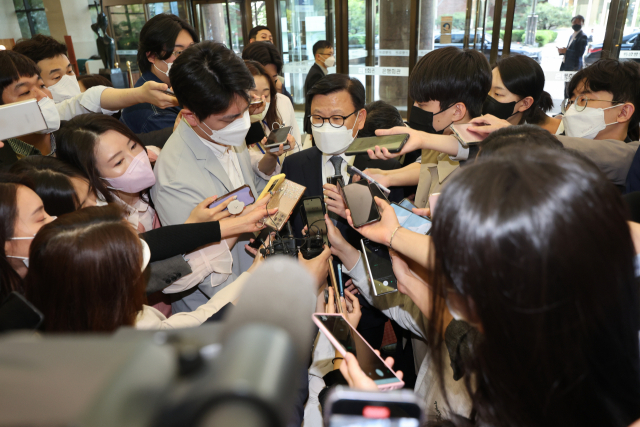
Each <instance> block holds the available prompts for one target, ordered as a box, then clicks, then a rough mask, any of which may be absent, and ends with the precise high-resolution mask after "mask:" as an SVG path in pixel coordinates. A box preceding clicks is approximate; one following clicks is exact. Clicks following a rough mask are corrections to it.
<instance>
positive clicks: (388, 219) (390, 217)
mask: <svg viewBox="0 0 640 427" xmlns="http://www.w3.org/2000/svg"><path fill="white" fill-rule="evenodd" d="M375 201H376V204H377V205H378V209H379V210H380V221H376V222H374V223H371V224H366V225H363V226H361V227H359V228H356V227H354V226H353V218H351V212H350V211H349V209H347V221H348V222H349V225H350V226H351V227H353V228H354V229H356V230H358V232H359V233H360V234H362V235H363V236H364V237H366V238H367V239H369V240H373V241H374V242H376V243H382V244H383V245H385V246H389V240H391V235H392V234H393V232H394V230H395V229H396V228H398V226H399V225H400V223H399V222H398V217H396V212H395V211H394V210H393V208H392V207H391V205H390V204H389V203H387V202H385V201H384V200H382V199H380V198H379V197H375Z"/></svg>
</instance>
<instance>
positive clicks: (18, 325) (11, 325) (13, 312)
mask: <svg viewBox="0 0 640 427" xmlns="http://www.w3.org/2000/svg"><path fill="white" fill-rule="evenodd" d="M43 320H44V315H43V314H42V313H41V312H40V310H38V309H37V308H36V307H35V306H34V305H33V304H31V303H30V302H29V301H27V299H26V298H25V297H23V296H22V295H20V294H19V293H17V292H11V293H10V294H9V295H8V296H7V297H6V298H5V300H4V301H3V302H2V305H0V332H4V331H16V330H25V329H26V330H31V331H35V330H36V329H38V328H39V327H40V325H41V324H42V321H43Z"/></svg>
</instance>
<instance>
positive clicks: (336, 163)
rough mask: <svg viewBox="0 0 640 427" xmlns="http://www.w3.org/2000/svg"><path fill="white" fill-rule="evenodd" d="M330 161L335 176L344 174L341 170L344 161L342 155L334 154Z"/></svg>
mask: <svg viewBox="0 0 640 427" xmlns="http://www.w3.org/2000/svg"><path fill="white" fill-rule="evenodd" d="M329 161H330V162H331V164H332V165H333V170H334V174H333V176H342V170H341V169H342V168H341V167H340V166H341V165H342V161H343V159H342V157H340V156H333V157H331V158H330V159H329Z"/></svg>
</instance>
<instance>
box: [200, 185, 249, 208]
mask: <svg viewBox="0 0 640 427" xmlns="http://www.w3.org/2000/svg"><path fill="white" fill-rule="evenodd" d="M233 196H238V200H240V201H241V202H242V203H244V205H245V206H248V205H250V204H252V203H253V202H255V201H256V198H255V197H253V192H252V191H251V187H249V186H248V185H243V186H242V187H239V188H236V189H235V190H233V191H231V192H230V193H227V194H225V195H224V196H222V197H220V198H218V199H216V201H215V202H213V203H211V204H210V205H209V209H211V208H215V207H216V206H218V205H219V204H221V203H222V202H224V201H225V200H227V199H228V198H230V197H233Z"/></svg>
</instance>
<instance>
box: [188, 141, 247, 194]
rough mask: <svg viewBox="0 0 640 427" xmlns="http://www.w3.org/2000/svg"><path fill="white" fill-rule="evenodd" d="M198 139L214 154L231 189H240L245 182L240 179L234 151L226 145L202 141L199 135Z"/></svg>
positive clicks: (240, 173)
mask: <svg viewBox="0 0 640 427" xmlns="http://www.w3.org/2000/svg"><path fill="white" fill-rule="evenodd" d="M196 135H197V134H196ZM198 138H200V140H201V141H202V143H203V144H204V145H205V146H207V147H209V149H210V150H211V151H212V152H213V154H215V156H216V158H217V159H218V161H219V162H220V164H221V165H222V169H224V171H225V172H226V173H227V176H228V177H229V181H231V185H232V186H233V189H234V190H235V189H236V188H239V187H242V186H243V185H244V184H245V182H244V178H243V177H242V172H240V163H238V155H237V154H236V152H235V150H234V149H233V148H232V147H227V146H226V145H220V144H215V143H213V142H211V141H208V140H206V139H204V138H203V137H201V136H200V135H198Z"/></svg>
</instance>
